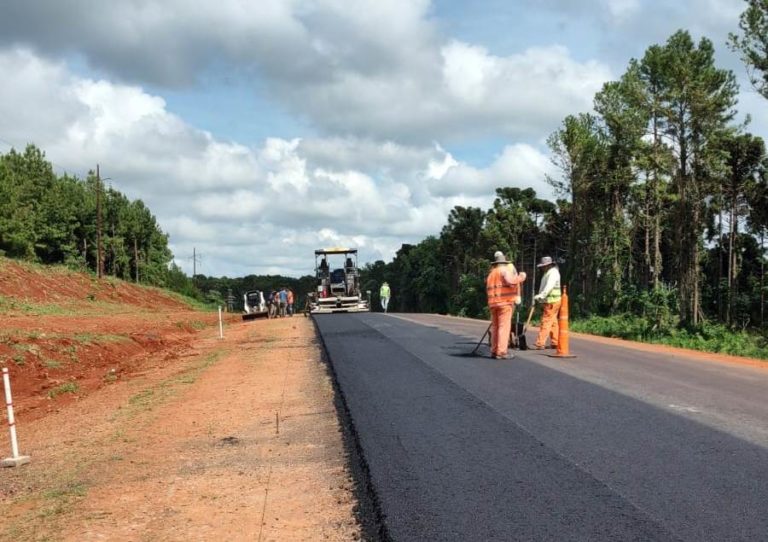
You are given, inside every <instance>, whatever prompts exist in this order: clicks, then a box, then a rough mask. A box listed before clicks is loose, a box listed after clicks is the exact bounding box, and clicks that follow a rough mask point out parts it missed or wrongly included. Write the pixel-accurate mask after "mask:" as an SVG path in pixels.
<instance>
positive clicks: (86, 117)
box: [0, 49, 546, 275]
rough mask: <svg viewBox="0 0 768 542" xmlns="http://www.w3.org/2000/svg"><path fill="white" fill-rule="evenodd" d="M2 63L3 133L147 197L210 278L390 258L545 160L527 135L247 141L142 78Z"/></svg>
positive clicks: (525, 177) (16, 58)
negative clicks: (215, 132) (484, 158)
mask: <svg viewBox="0 0 768 542" xmlns="http://www.w3.org/2000/svg"><path fill="white" fill-rule="evenodd" d="M0 72H2V73H21V74H22V75H23V77H20V78H18V79H11V80H8V81H7V82H6V84H5V85H3V86H2V87H0V88H1V90H0V92H2V95H0V134H12V135H9V136H8V137H10V138H12V139H13V141H14V142H15V143H17V144H18V145H19V146H22V145H24V144H25V143H26V142H34V143H35V144H37V145H38V146H39V147H40V148H42V149H43V150H45V151H46V152H47V154H48V157H49V158H50V159H51V160H52V161H53V162H54V163H55V164H56V165H57V166H59V167H63V168H65V169H66V170H68V171H70V172H75V173H77V174H79V175H81V176H84V174H85V173H86V170H87V169H91V168H93V167H94V166H95V164H96V163H99V164H100V165H101V171H102V175H103V176H104V177H108V178H110V182H111V183H112V185H113V186H115V188H117V189H118V190H121V191H123V192H124V193H126V194H127V195H128V196H129V197H132V198H141V199H142V200H144V201H145V202H146V203H147V205H148V206H149V208H150V209H151V210H152V212H153V213H155V215H156V216H157V218H158V220H159V222H160V224H161V227H163V228H164V230H165V231H167V232H168V233H169V234H170V238H171V248H172V250H173V251H174V253H175V254H176V255H177V257H178V260H177V261H178V263H180V264H182V266H183V267H184V268H185V269H186V270H187V271H191V260H189V259H185V258H188V256H190V255H191V253H192V249H193V247H194V248H195V249H196V250H197V252H199V253H200V254H202V255H203V258H204V259H203V261H204V262H205V263H204V265H203V266H202V267H201V268H200V269H199V271H200V272H203V273H207V274H227V275H238V274H244V273H274V272H278V271H279V272H282V273H294V274H299V273H306V272H308V269H307V268H306V267H305V265H309V264H310V262H311V255H312V252H313V250H314V249H315V248H317V247H319V246H324V245H329V244H332V245H335V244H351V245H355V246H358V247H359V248H360V249H361V257H362V259H363V261H368V260H374V259H382V258H383V259H388V258H390V257H391V256H392V255H393V254H394V251H395V250H396V249H397V248H399V246H400V245H401V244H402V243H404V242H418V241H420V240H421V239H423V238H424V237H426V236H427V235H431V234H438V233H439V231H440V229H441V227H442V226H443V225H444V223H445V220H446V217H447V214H448V212H449V211H450V209H451V208H452V207H453V206H455V205H476V206H485V207H487V206H489V205H490V204H491V202H492V200H493V196H494V188H496V187H497V186H501V185H515V183H518V182H523V181H526V182H536V181H537V179H538V181H540V180H541V178H542V172H543V171H544V170H545V167H544V166H543V165H542V163H543V162H546V158H545V157H544V156H543V155H542V154H541V153H540V152H539V151H538V150H537V149H535V148H534V147H531V146H530V145H525V144H518V145H511V146H509V147H507V148H506V149H505V150H504V151H503V152H502V154H501V155H500V156H499V157H498V159H496V160H495V161H494V163H493V164H491V165H490V166H489V167H487V168H483V169H475V168H472V167H470V166H468V165H466V164H463V163H462V162H460V161H459V160H457V159H456V158H454V157H453V156H452V155H451V154H450V153H449V152H448V151H446V150H444V149H443V148H442V147H441V146H440V145H439V144H436V143H430V144H428V145H424V146H410V145H404V144H399V143H394V142H391V141H385V142H377V141H374V140H371V139H360V138H355V137H347V138H339V137H332V138H311V139H306V140H303V139H299V138H296V139H291V140H286V139H281V138H269V139H266V140H265V141H264V142H263V144H261V145H259V146H257V147H255V148H252V147H246V146H243V145H240V144H237V143H232V142H225V141H220V140H218V139H216V138H215V137H213V136H212V135H211V134H209V133H207V132H204V131H202V130H199V129H197V128H195V127H194V126H191V125H190V124H188V123H186V122H185V121H184V120H182V119H180V118H179V117H177V116H175V115H173V114H171V113H169V112H168V111H167V109H166V104H165V102H164V100H163V99H161V98H159V97H157V96H154V95H151V94H149V93H147V92H146V91H144V90H142V89H141V88H140V87H136V86H128V85H120V84H115V83H110V82H107V81H104V80H98V81H97V80H91V79H85V78H81V77H77V76H75V75H73V74H71V73H70V72H69V71H68V70H67V69H66V68H65V67H64V66H62V65H60V64H56V63H52V62H50V61H46V60H43V59H41V58H40V57H38V56H36V55H35V54H33V53H31V52H29V51H27V50H22V49H14V50H12V51H5V52H3V51H0ZM16 81H18V83H17V82H16ZM16 111H36V112H39V115H40V117H41V118H45V119H47V122H44V123H42V122H38V121H37V118H36V117H35V116H31V117H26V116H22V115H16V114H15V112H16ZM49 112H50V113H51V114H50V115H46V113H49ZM461 172H466V175H465V176H464V177H463V178H462V177H461ZM499 183H500V184H499Z"/></svg>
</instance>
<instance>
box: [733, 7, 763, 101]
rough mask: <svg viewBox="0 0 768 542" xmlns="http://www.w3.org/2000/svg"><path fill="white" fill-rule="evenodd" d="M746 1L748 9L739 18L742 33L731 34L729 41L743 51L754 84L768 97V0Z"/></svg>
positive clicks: (742, 57)
mask: <svg viewBox="0 0 768 542" xmlns="http://www.w3.org/2000/svg"><path fill="white" fill-rule="evenodd" d="M746 2H747V9H746V10H744V12H743V13H742V14H741V17H740V19H739V28H740V29H741V32H742V33H741V35H738V34H734V33H731V34H729V38H728V42H729V44H730V46H731V49H733V50H734V51H738V52H740V53H741V59H742V61H743V62H744V64H745V65H746V66H747V72H748V74H749V80H750V82H751V83H752V85H753V86H754V87H755V89H756V90H757V91H758V92H759V93H760V94H762V96H763V97H764V98H766V99H768V0H746Z"/></svg>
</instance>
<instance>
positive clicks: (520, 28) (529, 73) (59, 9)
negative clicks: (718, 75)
mask: <svg viewBox="0 0 768 542" xmlns="http://www.w3.org/2000/svg"><path fill="white" fill-rule="evenodd" d="M743 7H744V2H742V1H741V0H688V1H685V2H675V1H671V0H645V1H643V0H583V1H581V2H572V1H569V0H548V1H536V0H519V1H516V2H513V1H501V0H484V1H475V2H471V3H467V2H459V1H455V0H434V1H432V2H430V1H429V0H390V1H388V2H380V1H378V0H357V1H356V2H349V1H346V2H345V1H342V0H260V1H258V2H256V1H252V2H248V1H242V0H218V1H217V2H208V1H199V2H196V3H192V4H190V3H188V2H185V1H184V0H165V1H160V0H124V1H122V2H115V3H103V4H93V3H91V2H88V1H87V0H58V1H56V0H50V1H42V0H40V1H37V2H25V1H23V0H7V1H6V2H4V3H3V5H2V6H0V71H1V72H3V73H4V75H5V74H12V75H13V76H12V77H9V76H6V77H5V78H4V80H5V81H6V84H4V86H3V87H2V88H0V140H3V141H7V142H10V143H11V144H13V145H16V146H23V145H24V144H26V143H28V142H33V143H36V144H37V145H39V146H40V147H41V148H43V149H44V150H45V151H46V152H47V154H48V157H49V158H50V159H51V160H52V161H53V162H54V163H56V164H57V166H59V167H61V168H65V169H67V170H68V171H74V172H76V173H78V174H80V175H85V173H86V172H87V170H88V169H91V168H93V166H94V164H95V163H97V162H98V163H100V164H101V167H102V171H105V175H106V176H109V177H111V178H112V179H113V182H114V184H115V186H116V187H117V188H118V189H120V190H122V191H124V192H125V193H126V194H128V195H129V196H130V197H134V198H141V199H143V200H144V201H145V202H146V203H147V204H148V205H149V206H150V208H151V209H152V210H153V212H154V213H155V214H156V216H157V218H158V220H159V222H160V224H161V225H162V227H163V228H164V229H165V231H167V232H168V233H169V234H170V238H171V247H172V249H173V251H174V253H175V254H176V255H177V257H178V261H179V263H181V264H182V265H183V267H184V268H185V269H186V270H187V271H191V260H190V259H189V258H188V256H190V255H191V253H192V249H193V247H194V248H195V249H196V250H197V251H198V252H199V253H202V254H203V255H204V256H203V265H202V268H201V269H202V271H203V272H204V273H206V274H210V275H228V276H238V275H245V274H250V273H284V274H292V275H298V274H303V273H308V272H310V271H311V265H312V261H313V260H312V253H313V250H314V249H315V248H318V247H321V246H324V245H339V244H348V245H354V246H357V247H358V248H360V253H361V259H363V260H364V261H372V260H375V259H385V260H386V259H389V258H391V257H392V255H393V254H394V251H395V250H397V248H399V246H400V245H401V244H402V243H406V242H417V241H419V240H420V239H422V238H424V237H425V236H427V235H430V234H435V233H438V232H439V231H440V228H441V227H442V225H443V224H444V222H445V219H446V216H447V214H448V212H449V211H450V209H451V208H452V207H453V206H455V205H476V206H481V207H488V206H489V205H490V204H491V202H492V200H493V191H494V188H495V187H497V186H528V185H531V186H533V187H534V188H536V189H537V190H538V191H539V193H540V194H542V195H545V196H552V193H551V188H550V187H549V186H548V185H547V184H546V183H545V182H544V178H545V176H546V175H556V174H557V171H556V170H555V169H554V166H553V165H552V164H551V162H550V160H549V156H548V150H547V148H546V145H545V144H544V141H545V139H546V137H547V136H548V135H549V134H550V133H551V132H552V131H554V130H555V129H556V128H557V126H558V124H559V123H560V122H561V120H562V119H563V118H564V117H565V116H566V115H568V114H573V113H579V112H582V111H589V109H590V108H591V103H592V97H593V95H594V93H595V92H596V91H597V90H599V88H600V86H601V85H602V84H603V83H604V82H605V81H608V80H610V79H612V78H615V77H617V76H619V75H620V74H621V73H622V72H623V70H624V68H625V67H626V65H627V62H628V61H629V59H630V58H631V57H633V56H640V55H642V53H643V51H644V50H645V48H646V47H648V46H649V45H651V44H653V43H662V42H663V41H664V40H665V39H666V38H667V37H668V36H669V35H670V34H672V33H673V32H674V31H675V30H677V29H678V28H686V29H689V30H690V31H691V33H692V34H693V36H694V38H697V39H698V38H699V37H701V36H702V35H706V36H707V37H709V38H710V39H712V41H713V42H714V44H715V47H716V49H717V51H718V62H719V63H720V65H721V66H723V67H728V68H730V69H733V70H734V72H735V73H736V74H737V76H738V77H739V78H740V79H743V78H744V75H745V73H744V68H743V66H742V65H741V63H740V61H739V59H738V57H737V56H736V55H735V54H733V53H732V52H730V51H729V50H728V49H727V47H726V46H725V40H726V38H727V34H728V32H730V31H734V30H736V28H737V22H738V15H739V13H740V12H741V11H742V9H743ZM739 109H740V111H741V112H742V113H750V114H751V115H752V117H753V124H752V125H751V130H752V131H753V132H754V133H756V134H758V135H762V136H764V137H765V136H766V135H768V133H767V132H768V113H767V111H768V107H766V103H765V100H762V99H761V98H759V97H758V96H756V95H755V94H754V92H752V91H751V90H750V89H749V88H748V87H747V86H746V85H744V89H743V93H742V104H741V105H740V107H739ZM6 148H7V145H3V144H0V151H2V150H5V149H6ZM340 215H342V216H343V219H339V216H340Z"/></svg>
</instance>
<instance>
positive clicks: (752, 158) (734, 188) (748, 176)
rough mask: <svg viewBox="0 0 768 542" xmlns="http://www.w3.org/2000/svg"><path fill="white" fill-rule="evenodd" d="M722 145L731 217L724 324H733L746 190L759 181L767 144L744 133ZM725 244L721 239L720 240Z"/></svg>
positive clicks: (746, 211)
mask: <svg viewBox="0 0 768 542" xmlns="http://www.w3.org/2000/svg"><path fill="white" fill-rule="evenodd" d="M721 146H722V148H723V150H724V151H725V153H726V154H727V158H726V165H727V172H726V182H725V185H724V196H725V203H726V206H727V211H728V215H729V221H728V222H729V232H728V266H727V268H728V272H727V287H728V290H727V291H728V300H727V304H726V312H725V321H726V323H728V324H730V323H732V315H733V304H734V300H735V298H736V293H737V291H736V290H737V281H736V275H737V274H738V261H737V254H738V252H737V250H736V248H737V239H738V235H739V222H740V220H741V217H742V216H744V215H746V214H747V213H748V200H747V191H748V190H749V187H750V186H751V185H754V184H755V182H756V178H757V175H758V174H759V173H760V171H761V166H762V164H763V160H764V159H765V144H764V143H763V140H762V139H761V138H759V137H754V136H752V135H751V134H741V135H737V136H732V137H726V138H725V139H724V140H723V142H722V143H721ZM721 242H722V240H721Z"/></svg>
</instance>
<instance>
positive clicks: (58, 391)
mask: <svg viewBox="0 0 768 542" xmlns="http://www.w3.org/2000/svg"><path fill="white" fill-rule="evenodd" d="M78 390H80V386H78V384H77V382H65V383H64V384H61V385H60V386H56V387H55V388H53V389H52V390H50V391H49V392H48V397H50V398H51V399H53V398H55V397H58V396H59V395H63V394H65V393H77V392H78Z"/></svg>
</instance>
